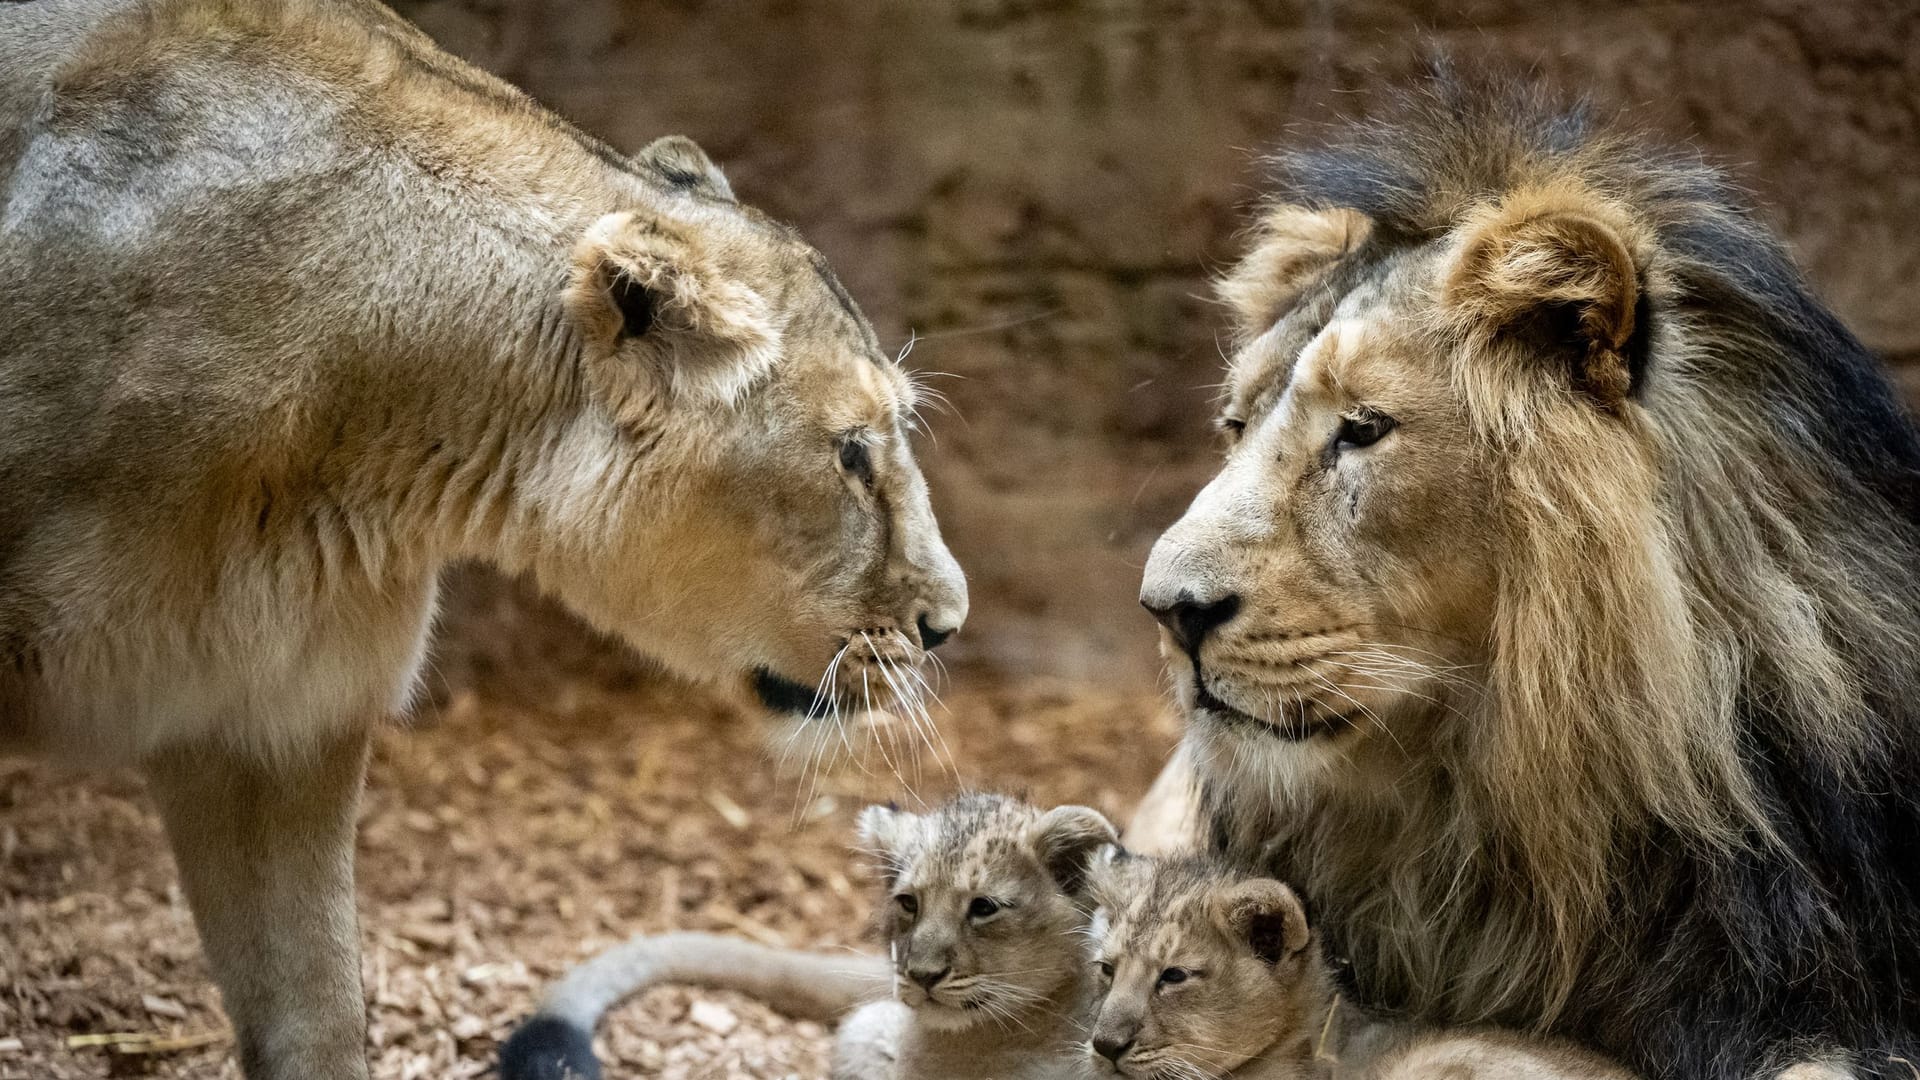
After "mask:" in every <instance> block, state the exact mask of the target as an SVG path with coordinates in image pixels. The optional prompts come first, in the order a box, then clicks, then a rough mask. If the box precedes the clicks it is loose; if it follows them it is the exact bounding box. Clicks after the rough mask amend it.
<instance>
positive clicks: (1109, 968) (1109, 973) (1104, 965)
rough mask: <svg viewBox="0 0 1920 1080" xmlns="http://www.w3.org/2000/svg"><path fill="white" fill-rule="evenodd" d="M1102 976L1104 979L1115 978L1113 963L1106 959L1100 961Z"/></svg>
mask: <svg viewBox="0 0 1920 1080" xmlns="http://www.w3.org/2000/svg"><path fill="white" fill-rule="evenodd" d="M1100 977H1101V978H1103V979H1111V978H1113V965H1112V964H1110V963H1108V962H1107V961H1105V960H1102V961H1100Z"/></svg>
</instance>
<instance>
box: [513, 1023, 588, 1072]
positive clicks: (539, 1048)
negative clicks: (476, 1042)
mask: <svg viewBox="0 0 1920 1080" xmlns="http://www.w3.org/2000/svg"><path fill="white" fill-rule="evenodd" d="M500 1080H600V1063H599V1062H598V1061H595V1060H594V1057H593V1033H592V1032H590V1031H588V1030H586V1029H585V1028H581V1027H576V1026H575V1025H573V1024H570V1023H568V1022H566V1021H565V1020H561V1019H559V1018H557V1017H552V1016H535V1017H533V1018H532V1019H531V1020H528V1021H527V1022H526V1023H524V1024H521V1025H520V1026H519V1027H518V1028H517V1029H515V1030H514V1033H513V1034H512V1035H510V1036H508V1038H507V1041H506V1042H504V1043H501V1044H500Z"/></svg>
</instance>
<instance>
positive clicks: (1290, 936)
mask: <svg viewBox="0 0 1920 1080" xmlns="http://www.w3.org/2000/svg"><path fill="white" fill-rule="evenodd" d="M1213 918H1214V922H1215V923H1216V924H1217V925H1218V926H1219V927H1220V929H1221V930H1222V931H1224V932H1225V933H1226V935H1227V936H1228V937H1229V938H1231V939H1233V940H1235V941H1240V942H1244V943H1245V944H1246V946H1247V947H1248V948H1249V949H1251V950H1253V955H1255V956H1257V957H1259V958H1260V959H1261V960H1262V961H1263V962H1265V963H1268V964H1277V963H1279V962H1280V961H1282V960H1285V959H1286V958H1287V957H1290V956H1292V955H1293V954H1295V953H1297V952H1299V951H1300V950H1301V949H1304V948H1306V947H1307V942H1308V940H1309V935H1308V933H1307V910H1306V908H1304V907H1301V906H1300V898H1299V897H1298V896H1295V895H1294V894H1293V890H1292V889H1289V888H1287V887H1286V886H1285V885H1284V884H1282V883H1280V882H1278V881H1275V880H1273V879H1272V878H1255V879H1253V880H1251V881H1242V882H1238V883H1236V884H1234V885H1232V886H1229V887H1228V888H1226V889H1223V890H1221V892H1220V894H1219V895H1217V896H1215V897H1214V898H1213Z"/></svg>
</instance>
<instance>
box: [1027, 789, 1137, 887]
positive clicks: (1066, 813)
mask: <svg viewBox="0 0 1920 1080" xmlns="http://www.w3.org/2000/svg"><path fill="white" fill-rule="evenodd" d="M1119 840H1120V835H1119V833H1118V832H1116V831H1115V830H1114V827H1113V822H1111V821H1108V820H1107V819H1106V816H1105V815H1103V814H1102V813H1100V811H1098V810H1095V809H1093V808H1092V807H1089V806H1056V807H1054V808H1053V809H1051V810H1049V811H1047V812H1046V813H1044V814H1042V815H1040V819H1039V820H1038V821H1035V822H1034V823H1033V824H1031V825H1029V826H1027V845H1028V846H1029V847H1031V848H1032V849H1033V853H1034V855H1035V857H1037V858H1038V859H1039V860H1040V865H1041V866H1044V867H1046V868H1047V873H1048V874H1049V875H1050V876H1051V877H1052V878H1053V880H1054V883H1055V884H1057V885H1059V886H1060V891H1061V892H1064V893H1066V894H1067V895H1068V896H1079V895H1080V894H1081V893H1082V892H1084V891H1085V890H1086V887H1087V870H1088V868H1089V866H1090V865H1091V863H1092V861H1093V857H1094V855H1095V853H1097V852H1098V851H1099V850H1100V849H1101V847H1102V846H1104V845H1107V844H1115V843H1118V842H1119Z"/></svg>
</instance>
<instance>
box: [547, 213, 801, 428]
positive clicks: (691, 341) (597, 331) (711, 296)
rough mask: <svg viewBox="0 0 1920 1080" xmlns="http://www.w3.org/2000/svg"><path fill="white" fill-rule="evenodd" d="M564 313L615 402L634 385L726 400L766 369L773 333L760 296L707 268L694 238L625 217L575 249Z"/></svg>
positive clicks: (614, 217) (775, 348) (608, 222)
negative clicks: (600, 367)
mask: <svg viewBox="0 0 1920 1080" xmlns="http://www.w3.org/2000/svg"><path fill="white" fill-rule="evenodd" d="M566 304H567V309H568V311H569V313H570V314H571V315H572V316H573V319H574V321H575V323H576V324H577V325H578V326H579V329H580V332H581V334H582V335H583V337H584V338H585V340H586V342H587V345H588V350H589V352H590V353H591V354H593V357H594V358H595V359H599V360H605V361H606V363H605V365H604V370H603V371H601V372H600V374H601V375H603V376H604V378H603V380H602V381H603V384H604V386H605V388H606V390H607V391H608V392H609V393H610V394H611V395H612V396H613V398H614V400H615V403H616V405H618V404H620V403H623V402H624V401H626V400H627V399H629V398H631V397H634V396H636V395H635V393H634V392H635V391H636V390H637V389H641V387H639V386H636V385H635V383H636V381H645V380H648V379H651V380H653V381H654V382H657V383H661V384H664V385H665V387H666V388H667V389H668V390H669V391H670V392H672V393H674V394H676V395H682V396H693V397H695V398H709V399H717V400H719V401H721V402H724V403H728V404H731V403H732V402H734V401H735V400H737V399H738V398H739V396H740V395H741V394H742V393H744V392H745V390H746V389H747V388H748V387H749V386H751V385H752V384H753V383H754V382H755V381H757V380H758V379H759V378H760V377H761V376H762V375H764V374H766V372H767V371H768V370H769V369H770V368H771V367H772V366H773V362H774V359H775V357H776V356H778V354H779V348H780V331H779V328H778V326H777V325H775V323H774V321H773V318H772V313H771V311H770V310H769V307H768V304H767V302H766V300H765V299H764V298H763V297H762V296H761V295H760V294H759V293H757V292H755V291H754V290H753V289H752V288H750V287H748V286H747V285H746V284H744V283H743V282H740V281H737V280H733V279H732V278H731V277H729V276H728V275H727V274H726V273H725V272H723V271H722V270H720V269H719V268H718V267H717V266H715V265H714V261H713V260H712V259H711V257H709V256H708V255H707V253H706V252H705V251H703V250H702V246H701V244H700V242H699V241H698V240H697V239H696V238H694V237H691V236H687V235H682V234H680V233H678V232H676V231H673V229H672V228H671V227H669V226H666V225H663V224H659V223H655V222H649V221H643V220H641V219H639V218H637V217H635V216H634V215H633V214H631V213H617V214H608V215H607V216H605V217H603V218H601V219H600V220H599V221H598V222H595V223H594V225H593V227H592V228H590V229H588V230H587V233H586V235H585V236H582V237H581V238H580V241H579V243H577V244H575V245H574V252H573V276H572V281H571V282H570V283H569V285H568V287H567V294H566Z"/></svg>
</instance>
